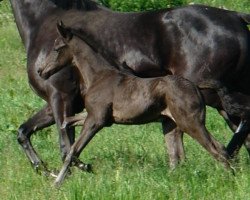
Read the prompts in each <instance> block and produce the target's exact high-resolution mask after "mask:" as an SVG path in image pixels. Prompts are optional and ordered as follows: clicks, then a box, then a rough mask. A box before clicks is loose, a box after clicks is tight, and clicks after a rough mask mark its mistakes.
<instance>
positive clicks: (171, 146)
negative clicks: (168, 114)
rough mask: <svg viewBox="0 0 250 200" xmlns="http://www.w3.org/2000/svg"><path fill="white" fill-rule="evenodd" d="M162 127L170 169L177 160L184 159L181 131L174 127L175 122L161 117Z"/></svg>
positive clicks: (174, 165)
mask: <svg viewBox="0 0 250 200" xmlns="http://www.w3.org/2000/svg"><path fill="white" fill-rule="evenodd" d="M162 128H163V134H164V138H165V145H166V150H167V153H168V155H169V165H170V168H171V169H174V168H175V167H176V166H177V165H178V163H179V162H181V161H183V160H184V159H185V152H184V147H183V132H182V131H181V130H180V129H179V128H178V127H176V124H175V122H173V120H172V119H170V118H166V119H163V121H162Z"/></svg>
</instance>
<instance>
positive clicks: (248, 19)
mask: <svg viewBox="0 0 250 200" xmlns="http://www.w3.org/2000/svg"><path fill="white" fill-rule="evenodd" d="M237 16H239V17H240V18H241V19H242V20H243V21H244V22H245V23H246V24H247V25H249V24H250V14H246V13H237Z"/></svg>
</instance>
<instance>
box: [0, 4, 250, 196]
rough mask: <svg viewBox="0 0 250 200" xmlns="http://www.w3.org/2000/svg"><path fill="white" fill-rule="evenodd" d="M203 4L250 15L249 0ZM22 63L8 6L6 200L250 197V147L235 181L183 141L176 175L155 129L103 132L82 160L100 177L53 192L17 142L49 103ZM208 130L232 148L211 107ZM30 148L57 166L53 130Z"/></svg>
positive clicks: (0, 63)
mask: <svg viewBox="0 0 250 200" xmlns="http://www.w3.org/2000/svg"><path fill="white" fill-rule="evenodd" d="M195 2H196V3H201V2H202V1H195ZM203 2H205V3H206V2H210V4H212V5H215V6H222V5H224V6H226V7H228V8H230V9H234V10H238V11H244V12H250V5H249V0H243V1H238V3H237V4H236V3H235V2H237V1H233V0H231V1H229V0H228V1H218V0H217V1H216V0H215V1H203ZM223 2H224V3H223ZM25 65H26V55H25V52H24V48H23V45H22V43H21V40H20V37H19V35H18V32H17V29H16V26H15V23H14V21H13V18H12V15H11V13H10V8H9V5H8V1H7V0H4V1H3V2H2V3H0V198H1V199H4V200H5V199H13V200H14V199H17V200H19V199H22V200H31V199H32V200H36V199H37V200H43V199H44V200H45V199H46V200H48V199H70V200H73V199H76V200H78V199H103V200H106V199H107V200H110V199H122V200H123V199H124V200H128V199H131V200H134V199H143V200H149V199H150V200H151V199H178V200H179V199H190V200H191V199H192V200H193V199H205V200H213V199H216V200H217V199H219V200H223V199H227V200H247V199H250V194H249V189H250V169H249V164H250V162H249V158H248V155H247V153H246V151H245V149H242V150H241V151H240V155H239V163H238V164H235V167H236V169H237V173H236V175H235V176H233V175H232V174H231V173H230V172H228V171H226V170H225V169H224V168H223V167H222V166H221V165H220V164H219V163H217V162H216V161H215V160H213V159H212V158H211V156H210V155H208V153H207V152H206V151H205V150H203V149H202V148H201V147H200V146H199V145H198V144H197V143H196V142H194V141H193V140H192V139H190V138H189V137H188V136H185V138H184V140H185V149H186V155H187V160H186V162H185V163H182V165H180V166H179V167H178V168H177V169H176V170H174V171H171V170H170V169H169V167H168V163H167V158H166V153H165V149H164V144H163V135H162V133H161V126H160V124H158V123H152V124H147V125H143V126H120V125H119V126H118V125H114V126H112V127H111V128H105V129H104V130H102V131H101V132H100V133H99V134H98V135H97V136H96V137H95V138H94V139H93V141H92V142H91V143H90V144H89V145H88V146H87V148H86V150H85V151H84V152H83V153H82V155H81V160H84V161H85V162H87V163H91V164H92V165H93V167H94V172H95V173H94V174H88V173H83V172H80V171H79V170H77V169H73V174H72V175H71V176H70V178H69V179H67V180H66V181H65V182H64V184H63V185H62V187H61V188H60V189H56V188H54V187H53V186H52V183H53V179H52V178H46V177H44V176H40V175H38V174H36V173H35V172H34V171H33V169H32V168H31V165H30V164H29V162H28V160H27V159H26V157H25V155H24V153H23V151H22V149H21V148H20V146H19V145H18V143H17V141H16V130H17V128H18V127H19V125H20V124H21V123H23V122H24V121H25V120H26V119H27V118H28V117H30V116H31V115H32V113H35V112H36V111H38V110H39V108H41V107H42V106H43V105H44V102H43V101H42V100H41V99H40V98H39V97H37V96H36V95H35V94H34V93H33V91H32V90H31V89H30V87H29V85H28V81H27V73H26V66H25ZM207 127H208V129H209V130H210V131H211V132H212V133H213V135H214V136H215V137H216V138H217V139H218V140H219V141H220V142H222V143H223V144H227V143H228V142H229V140H230V137H231V132H230V130H229V129H228V127H227V125H226V124H225V122H224V121H223V120H222V119H221V118H220V116H219V115H218V114H217V113H216V111H214V110H212V109H211V108H208V114H207ZM32 142H33V144H34V147H35V148H36V149H37V151H38V152H39V154H40V155H41V156H42V158H43V160H44V161H46V162H47V164H48V166H49V168H56V169H59V168H60V166H61V160H60V154H59V145H58V134H57V130H56V128H55V126H51V127H49V128H46V129H44V130H42V131H39V132H37V134H36V135H34V136H33V137H32Z"/></svg>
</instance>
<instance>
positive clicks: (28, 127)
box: [17, 105, 54, 173]
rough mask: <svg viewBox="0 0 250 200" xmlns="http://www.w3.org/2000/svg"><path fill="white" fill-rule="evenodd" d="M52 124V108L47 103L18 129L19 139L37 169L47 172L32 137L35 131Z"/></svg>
mask: <svg viewBox="0 0 250 200" xmlns="http://www.w3.org/2000/svg"><path fill="white" fill-rule="evenodd" d="M52 124H54V117H53V114H52V110H51V108H50V107H49V106H48V105H46V106H45V107H44V108H43V109H41V110H40V111H39V112H37V113H36V114H35V115H34V116H32V117H31V118H30V119H28V121H26V122H25V123H23V124H22V125H21V126H20V127H19V129H18V136H17V140H18V142H19V144H20V145H21V146H22V148H23V150H24V152H25V154H26V156H27V157H28V159H29V160H30V162H31V164H32V165H33V167H34V168H35V169H36V171H38V170H40V169H41V170H43V171H45V172H46V173H47V172H48V170H47V168H46V166H45V164H44V163H43V162H42V160H41V159H40V158H39V157H38V155H37V153H36V151H35V150H34V148H33V146H32V144H31V141H30V137H31V135H32V134H33V133H34V132H35V131H37V130H40V129H42V128H45V127H48V126H50V125H52Z"/></svg>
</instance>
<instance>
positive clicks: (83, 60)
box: [71, 36, 118, 88]
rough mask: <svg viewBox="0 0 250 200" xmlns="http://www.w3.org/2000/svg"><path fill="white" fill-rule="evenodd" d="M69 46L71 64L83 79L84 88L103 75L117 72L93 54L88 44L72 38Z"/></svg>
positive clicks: (100, 57) (95, 53) (96, 54)
mask: <svg viewBox="0 0 250 200" xmlns="http://www.w3.org/2000/svg"><path fill="white" fill-rule="evenodd" d="M73 40H74V42H72V44H71V50H72V53H73V62H74V63H75V65H76V67H77V68H78V69H79V71H80V72H81V75H82V77H83V79H84V83H85V87H86V88H89V87H90V86H91V85H92V84H93V83H95V82H96V81H97V80H98V79H100V78H102V76H103V75H104V74H106V75H107V74H114V73H117V72H118V70H116V69H114V68H113V67H112V66H110V64H109V63H108V62H107V61H106V60H105V59H104V58H103V57H102V56H101V55H100V54H98V53H97V52H95V51H94V50H93V49H92V48H91V47H90V46H89V45H88V44H86V43H85V42H83V41H82V40H81V39H79V38H78V37H76V36H75V37H74V38H73Z"/></svg>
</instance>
